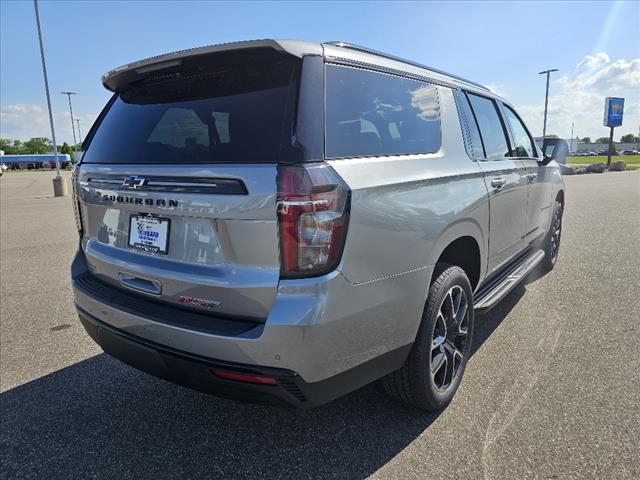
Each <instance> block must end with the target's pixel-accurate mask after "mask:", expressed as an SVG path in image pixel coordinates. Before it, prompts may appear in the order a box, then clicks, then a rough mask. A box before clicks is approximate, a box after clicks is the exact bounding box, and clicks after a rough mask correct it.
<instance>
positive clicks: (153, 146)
mask: <svg viewBox="0 0 640 480" xmlns="http://www.w3.org/2000/svg"><path fill="white" fill-rule="evenodd" d="M295 71H296V64H295V62H294V60H292V59H291V58H290V57H284V56H281V55H276V54H275V53H273V52H272V51H264V50H263V51H260V52H251V53H243V54H242V55H241V56H239V54H237V53H235V54H234V55H233V56H231V55H226V56H220V57H219V60H218V61H215V59H214V60H211V59H209V60H208V62H207V63H204V62H203V63H202V64H200V66H199V67H198V68H194V67H193V66H192V67H191V69H190V70H189V71H186V72H185V71H176V72H172V73H169V74H163V75H157V76H156V77H152V78H148V79H145V80H144V81H142V82H140V83H138V84H136V85H135V86H134V87H133V88H130V89H129V90H126V91H124V92H121V93H120V94H118V95H117V97H116V98H115V99H114V101H113V103H112V104H111V107H110V108H109V110H108V112H107V113H106V115H105V116H104V117H103V119H102V121H101V122H100V124H99V125H98V127H97V129H96V130H95V133H94V134H93V137H92V138H91V139H90V142H89V145H88V147H87V149H86V153H85V155H84V157H83V162H85V163H240V162H241V163H252V162H270V163H276V162H277V161H278V160H279V159H280V158H281V157H282V156H283V155H286V152H284V151H283V150H287V149H289V148H291V145H290V143H291V142H290V140H291V133H292V118H293V114H292V111H293V108H292V86H293V85H294V83H295V81H294V78H295V76H296V74H295Z"/></svg>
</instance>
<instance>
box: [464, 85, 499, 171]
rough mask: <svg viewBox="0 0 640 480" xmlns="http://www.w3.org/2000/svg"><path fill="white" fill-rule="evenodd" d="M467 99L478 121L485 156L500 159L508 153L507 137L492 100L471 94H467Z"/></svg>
mask: <svg viewBox="0 0 640 480" xmlns="http://www.w3.org/2000/svg"><path fill="white" fill-rule="evenodd" d="M469 101H470V102H471V106H472V107H473V112H474V113H475V115H476V120H477V121H478V127H479V128H480V134H481V135H482V142H483V144H484V149H485V152H486V158H487V159H488V160H500V159H502V158H504V157H505V156H507V155H509V147H508V146H507V139H506V138H505V136H504V130H503V128H502V122H501V121H500V117H499V116H498V110H497V109H496V104H495V103H494V101H493V100H490V99H488V98H485V97H480V96H478V95H473V94H469Z"/></svg>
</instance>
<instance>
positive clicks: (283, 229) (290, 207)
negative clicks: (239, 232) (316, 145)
mask: <svg viewBox="0 0 640 480" xmlns="http://www.w3.org/2000/svg"><path fill="white" fill-rule="evenodd" d="M278 221H279V225H280V257H281V269H280V272H281V276H282V277H289V278H292V277H311V276H317V275H322V274H325V273H327V272H330V271H331V270H333V269H335V268H336V267H337V266H338V263H340V257H341V255H342V249H343V247H344V241H345V238H346V234H347V225H348V222H349V189H348V187H347V186H346V185H345V184H344V182H343V181H342V179H341V178H340V177H339V176H338V174H337V173H336V172H335V171H334V170H333V169H332V168H331V167H330V166H329V165H327V164H324V163H318V164H310V165H304V166H302V165H295V166H280V167H279V168H278Z"/></svg>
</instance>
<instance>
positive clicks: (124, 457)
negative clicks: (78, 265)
mask: <svg viewBox="0 0 640 480" xmlns="http://www.w3.org/2000/svg"><path fill="white" fill-rule="evenodd" d="M52 176H53V174H52V173H12V174H7V175H5V176H3V177H2V178H1V179H0V192H1V199H0V202H1V224H0V228H1V242H0V243H1V246H0V257H1V278H0V284H1V298H0V316H1V322H0V390H1V392H2V393H0V407H1V411H0V419H1V423H0V438H1V445H0V446H1V455H2V460H1V468H2V470H1V475H0V476H1V477H2V478H4V479H10V478H29V479H34V478H83V479H85V478H296V479H300V478H341V479H345V478H363V477H369V476H371V477H374V478H385V479H386V478H420V479H425V478H438V479H442V478H455V479H460V478H464V479H467V478H469V479H477V478H484V479H522V478H576V479H578V478H580V479H582V478H607V479H609V478H615V479H627V478H628V479H632V478H635V479H637V478H640V448H639V443H640V373H639V372H640V281H638V274H639V273H640V255H639V249H638V247H639V246H640V241H639V240H638V239H639V238H640V172H625V173H606V174H601V175H596V174H593V175H583V176H575V177H566V178H565V182H566V187H567V188H566V191H567V194H566V198H567V208H566V213H565V220H564V233H563V242H562V247H561V252H560V259H559V263H558V265H557V267H556V269H555V270H554V271H553V272H552V273H550V274H547V275H546V276H543V277H541V278H537V279H531V281H529V282H528V283H527V284H526V285H522V286H520V287H518V288H517V289H516V290H514V291H513V292H512V293H511V294H510V295H509V296H508V297H507V298H506V299H505V301H504V302H503V303H502V304H501V305H500V306H499V307H497V308H496V309H494V310H493V311H492V312H490V313H489V314H487V315H484V316H481V317H478V320H477V321H476V332H475V338H474V347H473V350H474V354H473V357H472V358H471V360H470V362H469V366H468V367H467V371H466V374H465V378H464V381H463V382H462V386H461V388H460V390H459V391H458V394H457V395H456V397H455V399H454V401H453V403H452V404H451V405H450V406H449V407H448V408H447V409H446V410H444V411H443V412H441V413H440V414H439V415H427V414H424V413H420V412H417V411H415V410H412V409H410V408H407V407H404V406H402V405H400V404H398V403H395V402H394V401H392V400H389V399H388V398H387V397H385V395H384V394H383V393H382V391H381V390H380V389H379V388H378V387H377V386H376V385H371V386H368V387H365V388H363V389H360V390H359V391H356V392H354V393H352V394H351V395H348V396H346V397H344V398H342V399H339V400H337V401H335V402H333V403H331V404H328V405H326V406H324V407H321V408H318V409H315V410H311V411H305V412H300V411H290V410H282V409H277V408H272V407H263V406H255V405H247V404H242V403H235V402H232V401H227V400H222V399H217V398H215V397H210V396H206V395H203V394H200V393H196V392H193V391H190V390H187V389H184V388H181V387H178V386H174V385H172V384H169V383H167V382H164V381H162V380H159V379H156V378H153V377H150V376H148V375H145V374H143V373H140V372H137V371H135V370H133V369H131V368H129V367H127V366H124V365H123V364H121V363H119V362H118V361H116V360H114V359H112V358H110V357H108V356H107V355H105V354H103V353H101V351H100V349H99V348H98V347H97V346H96V345H95V344H94V343H93V342H92V341H91V340H90V339H89V337H88V336H87V335H86V334H85V333H84V330H83V329H82V327H81V326H80V324H79V322H78V321H77V318H76V316H75V314H74V309H73V304H72V295H71V289H70V287H69V273H68V272H69V265H70V262H71V258H72V255H73V253H74V249H75V247H76V242H77V239H76V231H75V224H74V221H73V214H72V210H71V202H70V199H69V198H68V197H67V198H52V197H51V194H52V186H51V178H52Z"/></svg>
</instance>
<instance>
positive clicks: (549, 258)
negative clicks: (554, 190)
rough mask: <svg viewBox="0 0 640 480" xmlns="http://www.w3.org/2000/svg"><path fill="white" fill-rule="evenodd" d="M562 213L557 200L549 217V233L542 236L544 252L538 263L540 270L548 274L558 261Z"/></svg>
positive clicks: (560, 204) (560, 205)
mask: <svg viewBox="0 0 640 480" xmlns="http://www.w3.org/2000/svg"><path fill="white" fill-rule="evenodd" d="M562 213H563V207H562V203H561V202H560V201H559V200H556V201H555V204H554V206H553V216H552V217H551V225H550V226H549V231H548V232H547V234H546V235H545V236H544V239H543V242H544V243H543V245H542V249H543V250H544V258H543V259H542V261H541V262H540V269H541V270H543V271H545V272H550V271H551V270H553V267H555V266H556V263H557V261H558V253H559V251H560V240H561V239H562Z"/></svg>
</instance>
